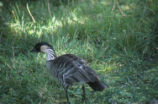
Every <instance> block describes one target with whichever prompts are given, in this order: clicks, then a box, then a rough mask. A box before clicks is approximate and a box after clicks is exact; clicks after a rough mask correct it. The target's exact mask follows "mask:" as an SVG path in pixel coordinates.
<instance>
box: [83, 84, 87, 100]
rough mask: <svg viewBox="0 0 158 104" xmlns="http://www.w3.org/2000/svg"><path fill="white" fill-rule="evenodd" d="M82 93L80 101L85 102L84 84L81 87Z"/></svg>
mask: <svg viewBox="0 0 158 104" xmlns="http://www.w3.org/2000/svg"><path fill="white" fill-rule="evenodd" d="M82 91H83V94H82V101H85V100H86V93H85V86H84V84H83V85H82Z"/></svg>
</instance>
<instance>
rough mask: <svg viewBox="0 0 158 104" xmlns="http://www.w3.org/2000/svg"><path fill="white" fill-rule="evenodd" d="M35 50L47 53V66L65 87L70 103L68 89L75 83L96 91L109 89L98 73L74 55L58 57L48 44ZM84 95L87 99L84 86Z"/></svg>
mask: <svg viewBox="0 0 158 104" xmlns="http://www.w3.org/2000/svg"><path fill="white" fill-rule="evenodd" d="M39 46H40V48H39ZM34 49H36V51H38V50H39V51H41V52H44V53H46V66H47V68H48V69H49V70H50V73H51V74H52V76H53V77H54V78H56V79H57V80H58V81H59V83H60V84H61V85H62V86H63V87H64V89H65V92H66V97H67V100H68V101H69V99H68V94H67V89H68V87H69V86H71V85H73V84H75V83H83V84H84V83H87V84H88V85H89V86H90V87H91V88H92V89H93V90H96V91H102V90H104V88H106V87H107V86H106V85H105V84H104V83H102V82H100V80H99V78H98V76H97V74H96V72H95V71H94V70H92V68H90V67H89V66H88V64H87V63H86V62H85V61H84V60H83V59H81V58H79V57H77V56H75V55H73V54H65V55H62V56H59V57H57V56H56V54H55V51H54V49H53V48H52V47H51V46H50V45H49V44H47V43H39V44H37V45H36V46H35V48H34ZM83 93H84V94H83V97H85V88H84V86H83ZM83 99H85V98H83Z"/></svg>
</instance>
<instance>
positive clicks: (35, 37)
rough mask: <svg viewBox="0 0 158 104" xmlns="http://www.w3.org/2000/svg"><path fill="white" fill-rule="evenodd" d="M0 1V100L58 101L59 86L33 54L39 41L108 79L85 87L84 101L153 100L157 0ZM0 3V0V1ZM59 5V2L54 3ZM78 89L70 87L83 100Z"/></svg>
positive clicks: (133, 103) (25, 103)
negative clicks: (101, 85)
mask: <svg viewBox="0 0 158 104" xmlns="http://www.w3.org/2000/svg"><path fill="white" fill-rule="evenodd" d="M6 2H7V1H5V2H4V3H3V5H1V4H0V13H1V14H0V17H1V18H0V103H2V104H58V103H62V102H65V101H66V97H65V94H64V90H63V88H62V87H61V86H60V85H59V84H58V82H57V81H55V80H54V79H53V78H52V76H51V75H50V74H49V72H48V70H47V69H46V66H45V55H43V54H38V55H37V54H36V55H35V54H31V53H30V50H31V49H32V48H33V46H34V44H35V43H37V42H39V41H46V42H48V43H50V44H52V45H53V47H54V49H55V50H56V53H57V55H58V56H59V55H62V54H65V53H72V54H75V55H77V56H79V57H81V58H83V59H85V60H86V61H87V62H88V64H89V65H90V66H91V67H92V68H93V69H94V70H96V72H97V73H98V75H99V77H100V79H101V80H102V81H104V82H106V83H108V84H109V88H107V89H106V90H104V91H103V92H94V91H92V89H91V88H89V87H88V86H86V94H87V104H149V103H150V102H151V101H152V100H153V99H158V89H157V86H158V58H157V57H158V41H157V40H158V31H157V27H158V26H157V23H158V19H157V18H158V16H157V14H156V12H157V11H158V7H157V3H158V2H157V1H156V0H150V1H148V0H142V1H139V0H135V1H133V0H120V2H119V3H117V0H76V1H73V0H72V1H71V0H70V1H69V2H67V3H66V2H64V3H60V2H57V1H56V2H55V1H53V2H50V4H49V5H50V12H49V10H48V2H47V1H46V0H39V1H38V0H37V1H32V2H29V3H28V5H29V9H30V11H31V13H32V15H33V17H34V18H35V21H36V22H35V23H34V22H33V20H32V18H31V17H30V15H29V13H28V10H27V8H26V4H25V2H24V3H22V2H19V1H16V2H11V1H10V2H9V1H8V4H9V6H8V5H7V4H5V3H6ZM0 3H1V2H0ZM55 5H57V6H55ZM81 93H82V90H81V86H80V85H75V86H73V87H72V88H70V89H69V96H70V101H71V103H72V104H82V101H81Z"/></svg>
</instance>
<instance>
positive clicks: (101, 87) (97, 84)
mask: <svg viewBox="0 0 158 104" xmlns="http://www.w3.org/2000/svg"><path fill="white" fill-rule="evenodd" d="M87 84H88V85H89V86H90V87H91V88H92V89H93V90H95V91H103V90H104V89H105V88H108V86H107V85H105V84H104V83H103V82H100V81H95V82H88V83H87Z"/></svg>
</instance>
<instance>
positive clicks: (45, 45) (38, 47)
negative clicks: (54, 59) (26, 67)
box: [31, 42, 53, 52]
mask: <svg viewBox="0 0 158 104" xmlns="http://www.w3.org/2000/svg"><path fill="white" fill-rule="evenodd" d="M46 49H53V48H52V46H51V45H50V44H48V43H47V42H39V43H37V44H35V46H34V48H33V49H32V50H31V52H45V50H46Z"/></svg>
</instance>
